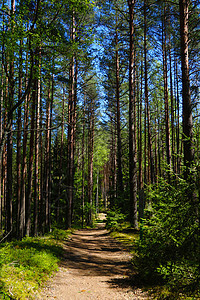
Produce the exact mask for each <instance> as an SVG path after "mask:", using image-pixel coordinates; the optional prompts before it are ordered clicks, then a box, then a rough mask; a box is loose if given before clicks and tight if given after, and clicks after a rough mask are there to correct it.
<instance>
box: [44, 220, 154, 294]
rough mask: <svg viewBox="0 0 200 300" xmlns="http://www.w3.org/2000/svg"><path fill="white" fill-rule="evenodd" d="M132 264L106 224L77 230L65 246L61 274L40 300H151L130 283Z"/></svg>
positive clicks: (57, 274) (50, 284) (52, 280)
mask: <svg viewBox="0 0 200 300" xmlns="http://www.w3.org/2000/svg"><path fill="white" fill-rule="evenodd" d="M130 261H131V255H130V254H129V253H128V252H127V251H126V250H125V249H123V246H122V245H120V244H119V243H118V242H117V241H115V240H114V239H112V238H111V237H110V235H109V233H108V231H107V230H106V229H105V227H104V224H103V223H99V224H98V226H97V228H95V229H83V230H77V231H75V232H74V233H73V234H72V235H71V238H70V239H69V240H67V241H66V242H65V244H64V258H63V260H62V262H61V264H60V268H59V271H58V272H57V273H56V274H55V275H54V276H53V277H52V278H51V280H49V281H48V282H47V283H46V284H45V287H44V289H43V290H42V292H41V294H40V295H41V299H50V300H51V299H58V300H76V299H91V300H92V299H95V300H96V299H100V300H107V299H112V300H122V299H135V300H137V299H138V300H142V299H150V298H149V297H148V294H147V292H145V291H143V290H141V289H140V288H138V287H135V288H134V286H133V283H132V282H131V281H130V277H129V276H130V274H131V273H132V272H133V270H131V263H130Z"/></svg>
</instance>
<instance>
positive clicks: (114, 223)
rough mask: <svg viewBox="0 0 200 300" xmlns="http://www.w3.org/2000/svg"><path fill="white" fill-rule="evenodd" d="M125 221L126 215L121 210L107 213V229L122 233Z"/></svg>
mask: <svg viewBox="0 0 200 300" xmlns="http://www.w3.org/2000/svg"><path fill="white" fill-rule="evenodd" d="M125 219H126V215H124V214H122V213H121V212H120V210H110V211H108V213H107V220H106V228H107V229H109V230H110V231H120V230H122V224H123V222H124V221H125Z"/></svg>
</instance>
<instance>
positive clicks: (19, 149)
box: [16, 41, 22, 236]
mask: <svg viewBox="0 0 200 300" xmlns="http://www.w3.org/2000/svg"><path fill="white" fill-rule="evenodd" d="M21 97H22V41H20V51H19V96H18V98H19V99H21ZM21 117H22V112H21V106H20V107H19V108H18V116H17V130H18V131H17V226H16V227H17V236H19V227H20V203H21V129H22V122H21Z"/></svg>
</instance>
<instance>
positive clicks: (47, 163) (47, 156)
mask: <svg viewBox="0 0 200 300" xmlns="http://www.w3.org/2000/svg"><path fill="white" fill-rule="evenodd" d="M48 80H49V83H48V91H47V104H46V140H45V172H44V174H45V175H44V184H45V186H44V191H45V203H44V206H45V218H44V219H45V232H49V230H50V227H49V226H50V223H49V205H50V203H49V201H50V198H49V184H50V180H49V179H50V112H51V77H50V74H49V79H48Z"/></svg>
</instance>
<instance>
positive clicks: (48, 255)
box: [0, 229, 70, 300]
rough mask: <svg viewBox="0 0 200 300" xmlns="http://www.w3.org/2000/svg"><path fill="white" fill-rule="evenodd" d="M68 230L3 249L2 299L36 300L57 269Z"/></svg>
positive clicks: (0, 250)
mask: <svg viewBox="0 0 200 300" xmlns="http://www.w3.org/2000/svg"><path fill="white" fill-rule="evenodd" d="M69 233H70V232H69V231H64V230H57V229H55V230H54V231H53V232H52V234H51V235H49V236H45V237H37V238H30V237H26V238H24V239H23V240H22V241H15V242H11V243H5V244H2V245H1V246H0V299H16V300H17V299H21V300H23V299H36V295H37V291H38V289H39V287H41V286H42V284H43V283H44V282H45V281H46V280H47V279H48V278H49V277H50V276H51V275H52V274H53V272H55V271H57V270H58V263H59V259H60V258H61V257H62V252H63V248H62V243H61V241H63V240H64V239H66V238H67V236H68V235H69Z"/></svg>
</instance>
